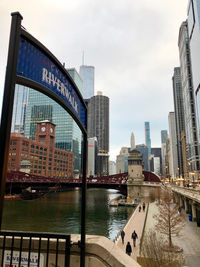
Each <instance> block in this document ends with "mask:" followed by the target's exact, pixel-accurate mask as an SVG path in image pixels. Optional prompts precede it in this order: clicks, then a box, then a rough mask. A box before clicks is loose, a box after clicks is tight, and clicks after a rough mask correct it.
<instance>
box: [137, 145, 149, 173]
mask: <svg viewBox="0 0 200 267" xmlns="http://www.w3.org/2000/svg"><path fill="white" fill-rule="evenodd" d="M136 150H138V151H139V152H140V154H141V155H142V164H143V169H144V170H145V171H148V169H149V167H148V148H147V146H145V145H144V144H141V145H136Z"/></svg>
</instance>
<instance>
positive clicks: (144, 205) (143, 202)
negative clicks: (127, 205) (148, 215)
mask: <svg viewBox="0 0 200 267" xmlns="http://www.w3.org/2000/svg"><path fill="white" fill-rule="evenodd" d="M142 207H143V211H145V203H144V202H143V205H142Z"/></svg>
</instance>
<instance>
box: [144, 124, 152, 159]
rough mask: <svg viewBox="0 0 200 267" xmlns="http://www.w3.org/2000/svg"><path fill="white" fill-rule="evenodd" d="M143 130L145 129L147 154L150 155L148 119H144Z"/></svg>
mask: <svg viewBox="0 0 200 267" xmlns="http://www.w3.org/2000/svg"><path fill="white" fill-rule="evenodd" d="M144 130H145V145H146V146H147V148H148V156H150V155H151V138H150V123H149V121H145V123H144Z"/></svg>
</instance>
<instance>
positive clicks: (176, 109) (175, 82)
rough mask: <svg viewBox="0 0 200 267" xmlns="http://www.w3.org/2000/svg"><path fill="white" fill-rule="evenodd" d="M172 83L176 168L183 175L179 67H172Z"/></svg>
mask: <svg viewBox="0 0 200 267" xmlns="http://www.w3.org/2000/svg"><path fill="white" fill-rule="evenodd" d="M172 84H173V97H174V113H175V122H176V135H177V153H178V170H179V176H180V175H181V176H184V168H183V154H182V143H181V133H182V132H185V120H184V105H183V91H182V82H181V70H180V67H176V68H174V75H173V77H172Z"/></svg>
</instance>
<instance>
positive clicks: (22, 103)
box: [11, 84, 28, 134]
mask: <svg viewBox="0 0 200 267" xmlns="http://www.w3.org/2000/svg"><path fill="white" fill-rule="evenodd" d="M27 101H28V88H27V87H25V86H22V85H18V84H16V86H15V97H14V104H13V116H12V124H11V132H15V133H20V134H24V130H25V116H26V108H27Z"/></svg>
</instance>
